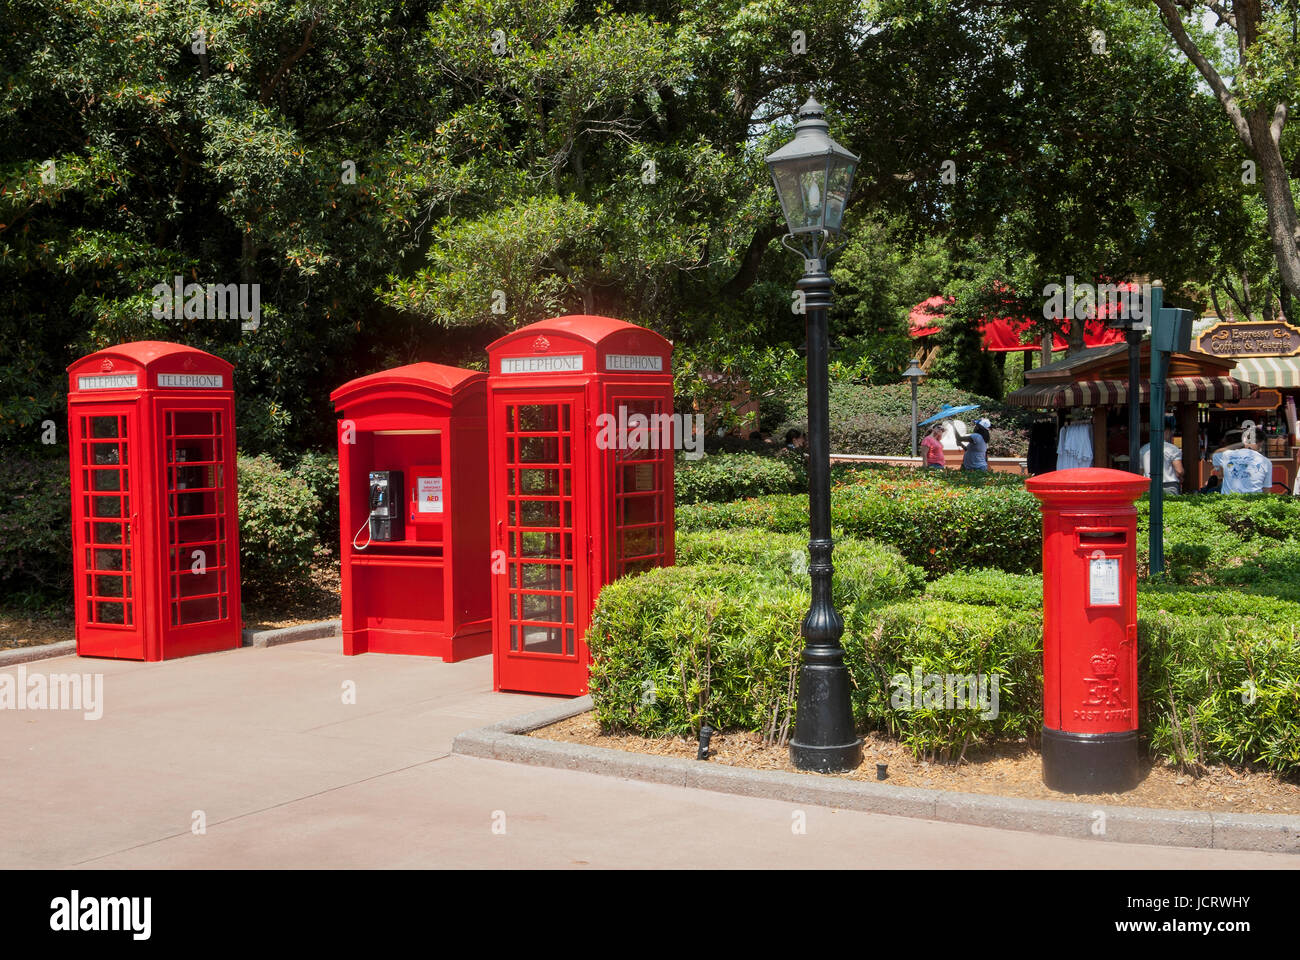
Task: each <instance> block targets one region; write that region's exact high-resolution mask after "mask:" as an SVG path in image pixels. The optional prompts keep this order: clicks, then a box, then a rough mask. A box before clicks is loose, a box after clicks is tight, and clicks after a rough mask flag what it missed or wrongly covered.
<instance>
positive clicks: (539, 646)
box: [522, 626, 562, 653]
mask: <svg viewBox="0 0 1300 960" xmlns="http://www.w3.org/2000/svg"><path fill="white" fill-rule="evenodd" d="M522 630H523V634H524V649H525V650H527V651H528V652H529V653H560V652H562V651H561V647H560V628H559V627H528V626H526V627H523V628H522Z"/></svg>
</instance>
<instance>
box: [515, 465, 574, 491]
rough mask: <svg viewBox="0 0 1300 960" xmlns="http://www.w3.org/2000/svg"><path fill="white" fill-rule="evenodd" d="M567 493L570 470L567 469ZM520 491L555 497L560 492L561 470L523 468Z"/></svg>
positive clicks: (520, 472) (520, 476)
mask: <svg viewBox="0 0 1300 960" xmlns="http://www.w3.org/2000/svg"><path fill="white" fill-rule="evenodd" d="M564 479H565V488H566V489H565V494H566V495H567V494H568V489H567V488H568V479H569V478H568V471H567V470H566V471H565V478H564ZM519 482H520V492H521V493H525V494H529V493H532V494H537V495H539V496H544V497H553V496H555V495H557V494H558V493H559V492H560V471H559V470H521V471H519Z"/></svg>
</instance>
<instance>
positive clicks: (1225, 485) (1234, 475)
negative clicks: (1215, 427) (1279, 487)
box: [1210, 443, 1273, 493]
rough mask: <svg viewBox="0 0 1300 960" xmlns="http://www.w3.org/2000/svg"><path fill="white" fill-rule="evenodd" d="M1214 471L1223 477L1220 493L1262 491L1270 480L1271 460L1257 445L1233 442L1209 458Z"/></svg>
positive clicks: (1266, 487) (1271, 472)
mask: <svg viewBox="0 0 1300 960" xmlns="http://www.w3.org/2000/svg"><path fill="white" fill-rule="evenodd" d="M1210 463H1211V464H1212V465H1213V467H1214V472H1215V473H1216V474H1218V475H1219V476H1221V477H1222V478H1223V482H1222V483H1221V484H1220V486H1219V492H1220V493H1263V492H1264V491H1265V490H1267V489H1268V488H1269V483H1270V482H1271V481H1272V479H1273V463H1272V461H1271V460H1269V459H1268V457H1266V456H1264V455H1263V454H1262V453H1260V452H1259V446H1258V444H1254V443H1232V444H1229V445H1228V446H1226V447H1219V449H1217V450H1215V451H1214V453H1213V454H1212V455H1211V457H1210Z"/></svg>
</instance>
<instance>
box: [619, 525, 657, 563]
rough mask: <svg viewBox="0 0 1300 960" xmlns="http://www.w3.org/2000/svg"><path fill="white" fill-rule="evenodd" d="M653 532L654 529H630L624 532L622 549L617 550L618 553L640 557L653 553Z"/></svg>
mask: <svg viewBox="0 0 1300 960" xmlns="http://www.w3.org/2000/svg"><path fill="white" fill-rule="evenodd" d="M655 533H656V531H654V530H630V531H628V532H626V533H624V534H623V549H622V550H620V551H619V555H620V556H624V557H640V556H645V555H646V554H648V553H655V552H656V551H655Z"/></svg>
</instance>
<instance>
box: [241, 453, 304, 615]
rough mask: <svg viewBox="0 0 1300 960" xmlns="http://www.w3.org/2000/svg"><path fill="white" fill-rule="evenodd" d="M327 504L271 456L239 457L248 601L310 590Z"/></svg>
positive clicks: (244, 575) (243, 571) (242, 540)
mask: <svg viewBox="0 0 1300 960" xmlns="http://www.w3.org/2000/svg"><path fill="white" fill-rule="evenodd" d="M320 509H321V504H320V501H319V500H318V499H317V498H316V495H315V494H314V493H312V492H311V489H310V488H309V487H308V486H307V484H306V483H305V482H303V481H302V480H301V479H300V478H298V477H296V476H294V475H293V474H292V473H290V472H289V471H287V470H285V469H283V468H282V467H280V466H279V465H278V464H277V463H276V462H275V461H274V460H272V459H271V458H270V457H269V456H267V455H266V454H262V455H260V456H256V457H249V456H244V455H240V457H239V562H240V574H241V577H242V579H243V588H244V595H245V597H247V598H249V599H251V600H257V599H262V598H264V597H266V596H268V595H269V594H270V593H271V592H272V591H276V590H280V589H283V588H291V589H292V588H296V587H304V586H307V585H308V584H309V583H310V581H311V566H312V558H313V556H314V554H315V548H316V542H317V541H316V529H317V523H318V521H319V516H320Z"/></svg>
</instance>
